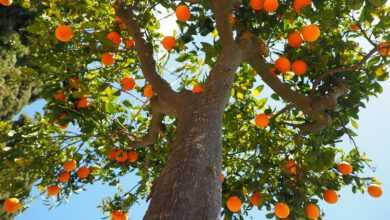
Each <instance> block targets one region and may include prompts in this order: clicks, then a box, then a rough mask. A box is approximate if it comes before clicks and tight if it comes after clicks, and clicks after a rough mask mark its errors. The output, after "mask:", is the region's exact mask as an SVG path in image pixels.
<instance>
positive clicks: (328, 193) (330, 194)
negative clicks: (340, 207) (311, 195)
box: [322, 189, 339, 204]
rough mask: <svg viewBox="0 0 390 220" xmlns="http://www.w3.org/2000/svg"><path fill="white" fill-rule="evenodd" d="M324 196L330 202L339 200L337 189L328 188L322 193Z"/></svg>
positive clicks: (333, 202) (334, 202)
mask: <svg viewBox="0 0 390 220" xmlns="http://www.w3.org/2000/svg"><path fill="white" fill-rule="evenodd" d="M322 196H323V197H324V200H325V202H327V203H329V204H336V203H337V201H338V200H339V196H338V195H337V191H336V190H331V189H327V190H325V191H324V192H323V193H322Z"/></svg>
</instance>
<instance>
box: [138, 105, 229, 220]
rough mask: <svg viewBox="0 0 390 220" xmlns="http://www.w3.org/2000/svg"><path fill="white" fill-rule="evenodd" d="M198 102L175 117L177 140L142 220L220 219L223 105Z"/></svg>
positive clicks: (156, 183)
mask: <svg viewBox="0 0 390 220" xmlns="http://www.w3.org/2000/svg"><path fill="white" fill-rule="evenodd" d="M199 100H201V101H200V102H198V103H192V104H191V105H190V106H188V107H187V108H186V111H187V112H183V113H181V114H180V116H179V117H178V126H177V132H176V139H175V141H174V142H173V143H172V146H171V148H170V153H169V156H168V161H167V164H166V166H165V167H164V169H163V171H162V173H161V175H160V177H159V178H158V179H157V180H156V182H155V184H154V186H153V190H152V197H151V203H150V206H149V208H148V211H147V213H146V215H145V217H144V220H216V219H219V213H220V210H221V182H220V181H219V176H220V174H221V164H222V162H221V160H222V146H221V145H222V140H221V133H222V114H223V103H220V105H219V106H216V105H212V104H210V103H205V102H210V101H215V100H212V99H208V98H206V97H203V99H199ZM198 106H200V107H198ZM202 106H203V107H202ZM193 108H195V109H193Z"/></svg>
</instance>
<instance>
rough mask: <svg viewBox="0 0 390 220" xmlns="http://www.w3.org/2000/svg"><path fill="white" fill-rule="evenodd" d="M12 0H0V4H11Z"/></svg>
mask: <svg viewBox="0 0 390 220" xmlns="http://www.w3.org/2000/svg"><path fill="white" fill-rule="evenodd" d="M12 2H13V0H0V4H1V5H4V6H11V5H12Z"/></svg>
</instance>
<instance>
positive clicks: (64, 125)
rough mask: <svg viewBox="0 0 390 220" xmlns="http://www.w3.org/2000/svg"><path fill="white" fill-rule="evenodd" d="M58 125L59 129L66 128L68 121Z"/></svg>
mask: <svg viewBox="0 0 390 220" xmlns="http://www.w3.org/2000/svg"><path fill="white" fill-rule="evenodd" d="M58 126H59V127H60V128H61V129H67V128H68V126H69V123H65V124H59V125H58Z"/></svg>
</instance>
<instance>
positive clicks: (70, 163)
mask: <svg viewBox="0 0 390 220" xmlns="http://www.w3.org/2000/svg"><path fill="white" fill-rule="evenodd" d="M76 167H77V161H75V160H69V161H66V162H65V163H64V170H65V171H66V172H71V171H72V170H74V169H76Z"/></svg>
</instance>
